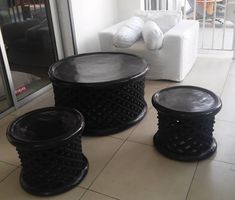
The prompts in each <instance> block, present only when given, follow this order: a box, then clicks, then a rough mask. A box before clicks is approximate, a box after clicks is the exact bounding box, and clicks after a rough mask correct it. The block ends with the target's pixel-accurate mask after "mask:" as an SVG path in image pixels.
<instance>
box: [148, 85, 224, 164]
mask: <svg viewBox="0 0 235 200" xmlns="http://www.w3.org/2000/svg"><path fill="white" fill-rule="evenodd" d="M152 104H153V106H154V107H155V108H156V109H157V112H158V132H157V133H156V134H155V136H154V144H155V147H156V148H157V150H158V151H159V152H160V153H162V154H164V155H165V156H167V157H169V158H172V159H176V160H181V161H196V160H201V159H204V158H207V157H209V156H211V155H212V154H213V153H214V152H215V151H216V148H217V144H216V140H215V139H214V137H213V134H212V133H213V125H214V119H215V115H216V114H217V113H218V112H219V111H220V109H221V106H222V103H221V100H220V98H219V97H218V96H217V95H215V94H214V93H213V92H211V91H209V90H207V89H204V88H200V87H194V86H176V87H170V88H166V89H163V90H160V91H158V92H156V93H155V94H154V95H153V97H152Z"/></svg>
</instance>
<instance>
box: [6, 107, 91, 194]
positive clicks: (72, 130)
mask: <svg viewBox="0 0 235 200" xmlns="http://www.w3.org/2000/svg"><path fill="white" fill-rule="evenodd" d="M83 129H84V119H83V116H82V115H81V114H80V113H79V112H78V111H77V110H75V109H71V108H61V107H57V108H55V107H49V108H42V109H38V110H34V111H31V112H29V113H26V114H25V115H22V116H21V117H19V118H18V119H16V120H15V121H13V122H12V123H11V124H10V126H9V128H8V130H7V138H8V140H9V141H10V142H11V143H12V144H13V145H14V146H16V150H17V152H18V154H19V158H20V160H21V175H20V184H21V186H22V187H23V189H24V190H25V191H27V192H29V193H32V194H35V195H43V196H48V195H55V194H59V193H62V192H65V191H67V190H69V189H71V188H73V187H75V186H76V185H78V184H79V183H80V182H81V181H82V180H83V178H84V177H85V176H86V174H87V171H88V160H87V159H86V157H85V156H84V155H83V153H82V146H81V134H82V132H83Z"/></svg>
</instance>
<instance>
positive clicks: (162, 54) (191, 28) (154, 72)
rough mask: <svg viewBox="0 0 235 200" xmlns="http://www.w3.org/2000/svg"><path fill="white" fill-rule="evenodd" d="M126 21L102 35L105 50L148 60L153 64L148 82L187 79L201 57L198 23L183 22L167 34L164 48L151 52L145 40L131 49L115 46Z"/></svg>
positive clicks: (103, 49)
mask: <svg viewBox="0 0 235 200" xmlns="http://www.w3.org/2000/svg"><path fill="white" fill-rule="evenodd" d="M125 22H126V21H122V22H120V23H118V24H115V25H113V26H111V27H109V28H107V29H105V30H103V31H101V32H100V33H99V39H100V47H101V51H106V52H110V51H111V52H112V51H115V52H125V53H130V54H134V55H137V56H140V57H143V58H145V59H146V61H147V62H148V63H149V64H150V65H149V71H148V73H147V75H146V78H147V79H152V80H159V79H166V80H172V81H182V80H183V79H184V78H185V76H186V75H187V74H188V72H189V71H190V70H191V68H192V66H193V64H194V62H195V59H196V57H197V48H198V34H199V23H198V21H194V20H182V21H180V22H179V23H178V24H176V25H175V26H174V27H173V28H171V29H170V30H169V31H167V32H166V33H165V34H164V39H163V45H162V48H161V49H157V50H148V49H147V48H146V47H145V44H144V41H143V39H140V40H138V41H137V42H135V43H134V44H133V45H132V46H131V47H129V48H117V47H115V46H114V45H113V36H114V34H115V33H116V32H117V31H118V30H119V29H120V28H121V27H122V26H123V25H124V24H125Z"/></svg>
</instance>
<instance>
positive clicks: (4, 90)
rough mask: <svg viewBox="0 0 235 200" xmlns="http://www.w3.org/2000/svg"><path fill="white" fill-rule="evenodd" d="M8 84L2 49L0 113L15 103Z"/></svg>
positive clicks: (0, 60) (0, 56)
mask: <svg viewBox="0 0 235 200" xmlns="http://www.w3.org/2000/svg"><path fill="white" fill-rule="evenodd" d="M8 85H9V84H8V82H7V80H6V72H5V68H4V62H3V57H2V54H1V51H0V113H2V112H4V111H6V110H7V109H9V108H10V107H12V105H13V103H12V99H11V94H10V88H9V87H8Z"/></svg>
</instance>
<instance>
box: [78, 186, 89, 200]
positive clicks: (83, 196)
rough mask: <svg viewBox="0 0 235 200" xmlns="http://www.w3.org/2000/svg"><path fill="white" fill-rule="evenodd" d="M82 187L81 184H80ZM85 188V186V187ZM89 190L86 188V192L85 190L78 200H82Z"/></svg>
mask: <svg viewBox="0 0 235 200" xmlns="http://www.w3.org/2000/svg"><path fill="white" fill-rule="evenodd" d="M79 187H80V186H79ZM83 189H84V188H83ZM87 191H88V189H87V188H86V189H85V192H83V194H82V196H81V197H80V198H79V199H78V200H81V199H82V198H83V197H84V195H85V194H86V192H87Z"/></svg>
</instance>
